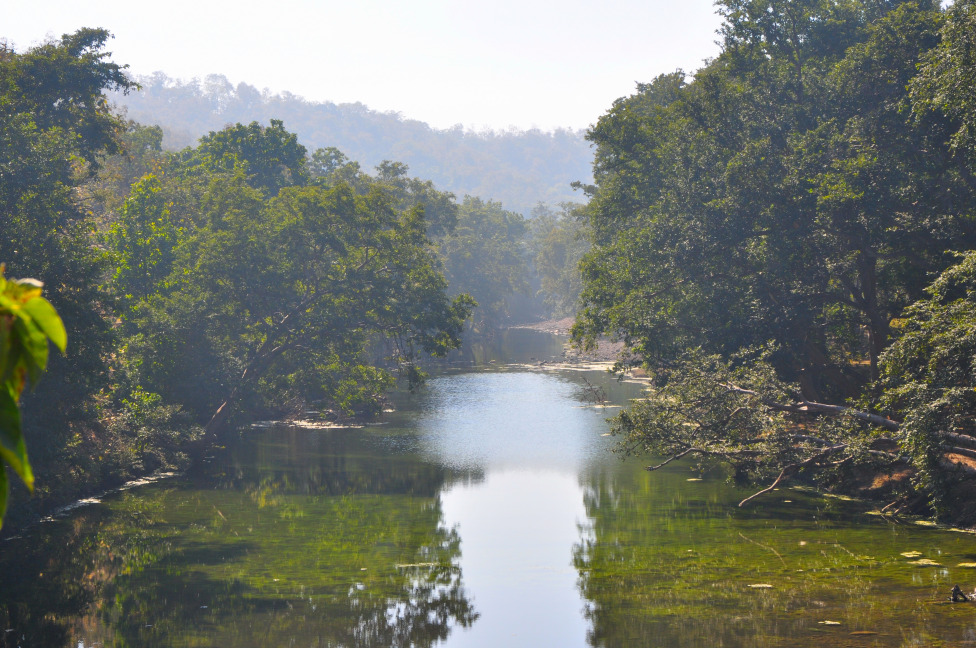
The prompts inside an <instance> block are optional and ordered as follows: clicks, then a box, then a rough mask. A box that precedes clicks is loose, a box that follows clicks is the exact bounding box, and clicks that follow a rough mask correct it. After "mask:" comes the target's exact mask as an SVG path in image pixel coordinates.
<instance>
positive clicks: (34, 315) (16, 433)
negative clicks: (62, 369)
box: [0, 265, 68, 527]
mask: <svg viewBox="0 0 976 648" xmlns="http://www.w3.org/2000/svg"><path fill="white" fill-rule="evenodd" d="M48 340H50V341H51V342H52V343H54V345H55V346H56V347H57V348H58V349H60V350H61V352H62V353H63V352H64V351H65V348H66V346H67V343H68V337H67V333H66V332H65V330H64V323H63V322H62V321H61V318H60V317H59V316H58V313H57V311H55V310H54V307H53V306H51V302H49V301H47V300H46V299H44V298H43V297H41V285H40V284H39V283H38V282H36V281H32V280H28V279H21V280H16V279H6V278H4V276H3V266H2V265H0V527H2V526H3V517H4V514H5V513H6V511H7V492H8V487H7V470H6V466H10V468H11V469H12V470H13V471H14V472H15V473H17V475H18V476H19V477H20V478H21V479H22V480H23V482H24V484H26V485H27V487H28V488H30V489H33V488H34V473H33V470H32V469H31V465H30V461H29V460H28V459H27V444H26V443H25V441H24V433H23V430H22V429H21V424H20V409H19V405H18V403H19V401H20V394H21V392H22V391H23V390H24V386H25V383H26V382H27V380H30V382H31V385H35V384H37V381H38V380H39V379H40V377H41V373H43V372H44V370H45V369H46V368H47V358H48V347H47V343H48Z"/></svg>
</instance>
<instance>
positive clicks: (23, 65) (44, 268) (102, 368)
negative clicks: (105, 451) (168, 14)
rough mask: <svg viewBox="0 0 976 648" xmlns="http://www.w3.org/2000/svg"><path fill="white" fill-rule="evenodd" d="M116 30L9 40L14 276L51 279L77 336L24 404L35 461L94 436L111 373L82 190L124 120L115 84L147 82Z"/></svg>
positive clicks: (2, 139) (5, 143)
mask: <svg viewBox="0 0 976 648" xmlns="http://www.w3.org/2000/svg"><path fill="white" fill-rule="evenodd" d="M109 37H110V35H109V34H108V32H106V31H104V30H100V29H81V30H79V31H77V32H75V33H74V34H66V35H64V36H62V37H61V38H60V39H56V40H51V41H49V42H46V43H44V44H42V45H39V46H36V47H34V48H31V49H28V50H26V51H24V52H16V51H13V50H12V49H10V48H7V47H2V48H0V262H4V263H5V264H6V266H7V270H8V272H9V273H10V274H11V275H13V276H19V277H35V278H37V279H38V280H39V281H41V282H43V283H44V286H45V296H46V298H47V299H49V300H50V302H51V304H52V305H53V306H54V307H55V309H56V310H57V312H58V313H59V314H60V317H61V318H62V320H63V322H64V326H65V328H66V330H67V332H68V336H69V337H70V338H71V340H72V344H71V347H70V348H69V349H68V350H67V353H66V354H65V356H64V357H61V356H55V357H52V358H51V359H50V362H49V364H48V372H47V376H46V379H45V380H44V381H42V382H41V383H40V384H39V385H38V387H37V388H36V389H34V390H33V391H32V393H28V394H25V395H24V397H23V400H22V403H21V404H22V425H23V427H24V430H25V434H27V435H28V436H30V437H31V438H33V439H35V442H34V444H33V446H32V447H33V448H34V453H33V456H32V458H33V460H34V465H35V467H36V466H39V465H40V466H50V465H51V464H52V463H54V462H55V461H57V460H58V459H59V458H63V456H64V455H65V453H66V452H67V448H68V446H69V443H71V442H73V441H77V440H78V438H80V436H81V433H82V432H83V431H84V432H85V434H86V436H87V434H88V433H89V432H90V431H91V429H92V427H94V425H93V422H94V421H95V420H96V419H97V417H98V412H97V405H96V399H95V396H96V395H97V394H98V393H99V392H100V391H101V390H102V389H104V388H106V386H107V382H108V366H107V359H108V358H109V357H110V349H111V347H112V344H113V342H114V340H113V335H114V334H113V331H112V328H111V324H110V322H109V318H108V317H107V315H109V314H110V313H111V310H112V306H111V300H110V298H109V295H108V294H107V291H106V290H105V289H104V286H105V273H106V270H107V268H106V256H105V254H104V252H103V251H102V250H101V249H99V248H98V247H97V246H96V245H94V241H93V238H92V233H93V231H94V230H95V227H96V223H95V221H94V219H93V217H92V215H91V213H90V211H89V208H88V205H85V204H83V203H82V202H81V201H80V200H79V197H80V196H81V194H82V187H83V185H85V183H87V182H89V181H90V179H91V178H92V176H93V174H94V173H95V172H96V171H97V169H98V168H99V167H100V164H101V162H102V160H103V156H104V155H106V154H113V153H115V152H117V151H118V150H119V146H120V145H119V138H120V135H121V134H122V132H123V131H124V129H125V127H124V124H123V122H122V121H121V120H120V119H119V118H118V117H116V116H115V115H113V114H112V112H111V111H110V109H109V105H108V102H107V100H106V98H105V95H104V92H105V91H109V90H114V91H119V92H123V93H124V92H128V91H130V90H132V89H134V88H136V87H137V86H136V85H135V84H134V83H132V82H131V81H130V80H129V79H128V78H127V77H126V76H125V69H124V66H120V65H118V64H115V63H113V62H111V60H110V54H109V53H107V52H105V51H104V47H105V45H106V43H107V41H108V39H109ZM75 435H78V438H76V436H75ZM74 445H75V446H77V445H78V444H77V443H75V444H74ZM63 481H65V482H68V481H69V480H68V479H67V478H66V479H64V480H63ZM47 483H48V484H50V483H51V482H50V481H48V482H47Z"/></svg>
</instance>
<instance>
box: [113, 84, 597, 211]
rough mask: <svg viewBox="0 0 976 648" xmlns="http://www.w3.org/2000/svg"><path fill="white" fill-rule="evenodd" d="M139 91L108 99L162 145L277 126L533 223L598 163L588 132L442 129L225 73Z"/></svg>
mask: <svg viewBox="0 0 976 648" xmlns="http://www.w3.org/2000/svg"><path fill="white" fill-rule="evenodd" d="M134 80H135V81H136V82H137V83H138V84H139V86H140V91H139V92H130V93H127V94H123V93H121V92H114V93H110V95H109V97H110V100H111V101H113V102H115V103H117V104H118V105H119V106H120V107H122V108H123V109H124V111H125V113H126V114H127V115H128V117H129V118H130V119H132V120H134V121H137V122H139V123H142V124H152V125H159V126H161V127H162V129H163V146H164V148H166V149H181V148H184V147H186V146H192V145H193V144H194V143H195V142H196V141H197V139H198V138H200V137H202V136H203V135H206V134H207V133H209V132H210V131H215V130H219V129H221V128H223V127H224V126H226V125H228V124H233V123H238V122H240V123H245V124H246V123H250V122H252V121H257V122H260V123H263V124H267V123H268V121H269V120H270V119H280V120H282V121H283V122H285V123H286V124H288V127H289V128H290V129H291V130H293V131H294V132H295V133H297V134H298V136H299V138H300V139H301V141H302V142H303V143H304V144H305V145H306V146H309V147H311V148H320V147H335V148H337V149H339V150H340V151H342V152H343V153H344V154H345V155H347V156H348V157H349V158H350V159H352V160H354V161H356V162H359V163H360V164H362V165H363V166H364V167H365V168H372V167H374V166H376V165H379V164H380V163H382V162H383V161H384V160H397V161H399V162H403V163H404V164H407V165H409V167H410V169H411V170H412V171H413V172H414V173H416V174H418V175H419V176H421V177H423V178H427V179H429V180H432V181H433V182H434V183H435V184H436V185H437V186H438V187H440V188H441V189H442V190H444V191H450V192H452V193H454V194H456V195H458V196H464V195H472V196H477V197H479V198H481V199H482V200H494V201H498V202H501V203H503V204H504V205H505V206H506V208H508V209H510V210H512V211H515V212H518V213H520V214H522V215H525V216H528V215H529V213H530V211H531V210H532V208H534V207H535V206H536V204H537V203H539V202H543V203H549V204H558V203H561V202H566V201H576V202H580V201H582V196H581V195H580V194H579V193H577V192H574V191H573V189H572V188H571V186H570V184H571V183H572V182H575V181H588V180H589V179H590V178H591V177H592V174H591V170H590V161H591V160H592V158H593V154H592V151H591V150H590V147H589V145H588V144H587V142H586V141H585V140H584V139H583V136H582V133H580V132H575V131H570V130H557V131H554V132H543V131H539V130H528V131H518V130H510V131H502V132H495V131H484V132H472V131H470V130H465V129H464V128H462V127H461V126H456V127H454V128H451V129H447V130H441V129H436V128H431V127H430V126H428V125H427V124H425V123H423V122H419V121H416V120H411V119H404V118H403V117H402V116H400V115H398V114H396V113H383V112H377V111H374V110H370V109H369V108H367V107H366V106H364V105H362V104H358V103H357V104H334V103H328V102H311V101H307V100H305V99H302V98H301V97H297V96H295V95H291V94H288V93H283V94H272V93H270V92H267V91H264V92H262V91H260V90H258V89H257V88H255V87H253V86H250V85H248V84H246V83H239V84H237V85H236V86H235V85H233V84H232V83H230V82H229V81H228V80H227V78H226V77H223V76H221V75H210V76H207V77H206V78H204V79H202V80H200V79H193V80H190V81H181V80H178V79H171V78H169V77H167V76H166V75H165V74H162V73H156V74H153V75H149V76H139V77H135V78H134Z"/></svg>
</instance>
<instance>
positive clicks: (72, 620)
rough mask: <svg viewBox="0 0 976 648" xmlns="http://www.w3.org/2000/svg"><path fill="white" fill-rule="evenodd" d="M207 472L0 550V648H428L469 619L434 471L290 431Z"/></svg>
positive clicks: (330, 436) (357, 445) (454, 541)
mask: <svg viewBox="0 0 976 648" xmlns="http://www.w3.org/2000/svg"><path fill="white" fill-rule="evenodd" d="M367 465H368V469H367V468H366V466H367ZM208 472H209V474H210V475H211V477H205V476H203V475H198V476H195V477H192V478H186V479H182V480H181V481H180V482H177V483H175V484H169V485H164V484H157V485H155V486H153V487H149V488H144V489H140V490H139V491H138V492H135V493H125V494H122V495H120V496H118V497H116V498H114V500H113V501H112V502H111V503H110V504H108V505H105V506H102V507H92V508H91V509H89V510H88V511H85V512H83V513H79V514H75V515H73V516H72V517H71V518H70V519H66V520H61V521H58V522H54V523H50V524H46V525H42V526H41V527H37V528H35V529H33V530H31V532H30V537H29V538H28V539H24V540H15V541H12V542H9V543H7V545H8V546H10V549H11V551H7V550H6V549H7V548H6V547H5V551H4V553H3V555H2V557H0V561H2V563H3V564H2V565H0V570H2V579H3V582H2V589H0V620H3V621H5V622H6V626H5V628H11V629H13V632H8V633H6V634H5V635H4V637H3V639H2V641H3V642H4V643H3V646H4V648H6V646H23V647H28V646H44V647H48V646H59V645H62V646H67V645H72V646H75V645H84V646H91V645H97V644H100V645H103V646H149V647H151V646H191V645H214V646H217V645H220V646H236V647H248V646H255V647H257V646H262V647H263V646H268V645H292V644H294V645H304V646H363V647H365V646H430V645H432V644H434V643H435V642H438V641H443V640H444V639H446V638H447V637H448V635H449V634H450V633H451V631H452V629H453V628H455V627H457V626H461V627H467V626H470V625H471V624H472V623H474V622H475V620H476V619H477V618H478V614H477V612H476V611H475V610H474V607H473V605H472V603H471V602H470V600H469V599H468V597H467V594H466V592H465V590H464V586H463V583H462V576H461V571H460V567H459V566H458V560H459V556H460V538H459V536H458V534H457V531H456V530H455V529H450V528H445V526H444V525H443V520H442V513H441V506H440V500H439V497H438V493H439V491H440V489H441V487H442V486H443V485H444V483H445V480H446V479H448V478H449V477H451V478H453V476H452V475H448V474H447V473H446V472H445V471H444V470H443V469H441V468H438V467H435V466H431V465H430V464H428V463H424V462H422V461H419V460H416V459H413V458H411V457H409V456H407V455H403V454H400V455H397V456H388V455H383V454H382V453H379V454H378V453H377V450H376V448H375V447H368V443H367V441H366V440H365V438H364V435H362V434H360V433H357V432H352V433H351V432H350V431H348V430H342V431H335V432H323V431H316V433H315V434H310V433H308V432H302V431H294V430H289V431H285V432H284V433H283V434H280V435H278V436H274V435H273V434H272V435H268V436H266V437H265V438H264V439H263V440H262V441H261V442H260V443H250V442H249V443H244V444H242V445H241V446H239V447H238V448H232V450H231V451H230V452H228V454H227V455H226V456H224V457H218V458H217V461H216V465H214V466H213V467H212V469H211V470H209V471H208ZM11 545H13V546H11ZM35 547H36V548H37V549H38V551H35V550H34V549H35ZM37 574H43V576H42V577H38V578H34V576H36V575H37Z"/></svg>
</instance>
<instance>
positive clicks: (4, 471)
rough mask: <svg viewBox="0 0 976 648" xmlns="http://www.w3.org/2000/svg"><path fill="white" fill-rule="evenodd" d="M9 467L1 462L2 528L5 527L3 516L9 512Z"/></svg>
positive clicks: (0, 524)
mask: <svg viewBox="0 0 976 648" xmlns="http://www.w3.org/2000/svg"><path fill="white" fill-rule="evenodd" d="M7 490H8V488H7V469H6V468H4V467H3V464H0V529H2V528H3V516H4V515H6V514H7Z"/></svg>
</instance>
